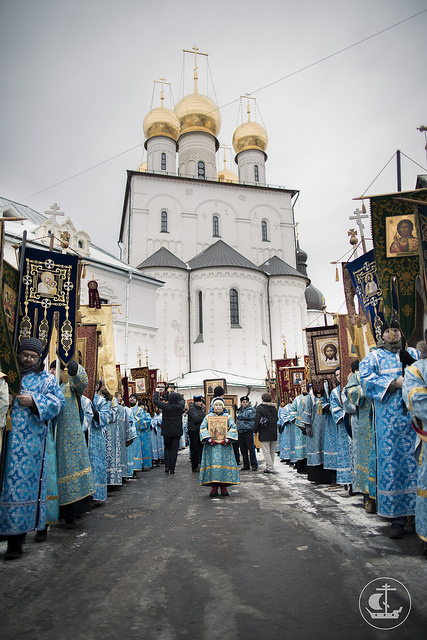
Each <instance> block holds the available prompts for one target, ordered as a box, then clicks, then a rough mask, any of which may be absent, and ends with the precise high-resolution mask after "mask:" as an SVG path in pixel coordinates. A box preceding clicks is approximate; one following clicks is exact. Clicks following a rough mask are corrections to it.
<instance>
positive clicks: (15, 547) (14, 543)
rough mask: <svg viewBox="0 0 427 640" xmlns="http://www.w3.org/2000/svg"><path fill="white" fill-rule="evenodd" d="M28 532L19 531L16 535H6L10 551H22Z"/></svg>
mask: <svg viewBox="0 0 427 640" xmlns="http://www.w3.org/2000/svg"><path fill="white" fill-rule="evenodd" d="M26 535H27V534H26V533H18V535H15V536H5V537H6V539H7V548H8V550H9V551H21V549H22V545H23V544H24V542H25V536H26Z"/></svg>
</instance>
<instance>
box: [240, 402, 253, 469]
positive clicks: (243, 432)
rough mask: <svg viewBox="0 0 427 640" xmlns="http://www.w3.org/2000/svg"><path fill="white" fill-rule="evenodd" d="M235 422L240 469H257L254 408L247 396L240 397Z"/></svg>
mask: <svg viewBox="0 0 427 640" xmlns="http://www.w3.org/2000/svg"><path fill="white" fill-rule="evenodd" d="M236 423H237V432H238V434H239V448H240V452H241V454H242V458H243V467H242V469H241V471H249V469H251V468H252V471H257V469H258V462H257V459H256V453H255V445H254V427H255V409H254V408H253V406H252V405H251V403H250V401H249V396H242V397H241V398H240V407H239V408H238V410H237V420H236ZM249 463H250V466H249Z"/></svg>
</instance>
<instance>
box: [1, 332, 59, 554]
mask: <svg viewBox="0 0 427 640" xmlns="http://www.w3.org/2000/svg"><path fill="white" fill-rule="evenodd" d="M42 352H43V347H42V344H41V342H40V340H37V338H25V339H24V340H22V341H21V343H20V345H19V348H18V362H19V370H20V374H21V378H22V386H21V392H20V393H19V394H18V395H16V396H15V399H14V400H13V406H12V411H11V417H12V431H11V432H10V434H9V437H8V440H7V444H6V446H7V449H6V458H5V467H4V479H3V488H2V491H1V494H0V535H2V537H5V538H6V539H7V550H6V554H5V560H14V559H17V558H19V557H20V556H21V554H22V545H23V543H24V541H25V535H26V533H27V531H32V530H34V529H38V530H42V529H44V528H45V526H46V524H45V523H46V465H45V447H46V434H47V421H48V420H50V419H52V418H55V417H56V416H57V415H58V414H59V412H60V411H61V410H62V408H63V406H64V395H63V393H62V391H61V389H60V388H59V386H58V384H57V382H56V380H55V378H54V377H53V376H51V375H50V373H48V372H47V371H45V370H44V364H43V361H42V359H41V354H42Z"/></svg>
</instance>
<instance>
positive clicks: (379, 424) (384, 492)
mask: <svg viewBox="0 0 427 640" xmlns="http://www.w3.org/2000/svg"><path fill="white" fill-rule="evenodd" d="M401 348H402V334H401V332H400V329H398V328H397V327H396V326H391V327H390V328H388V327H387V326H383V328H382V337H381V338H379V339H378V342H377V348H376V349H373V350H372V351H371V352H370V353H369V354H368V355H367V356H366V357H365V358H363V360H362V361H361V362H360V365H359V371H360V380H361V382H362V386H363V390H364V392H365V394H366V395H367V396H368V397H369V398H372V400H373V405H374V427H375V437H376V451H377V492H376V497H377V513H378V514H379V515H380V516H384V517H385V518H393V519H394V521H393V522H392V523H391V527H390V530H389V536H390V537H391V538H401V537H402V536H403V535H404V533H405V528H404V527H405V522H406V516H413V515H414V513H415V499H416V488H417V466H416V462H415V458H414V448H415V432H414V430H413V429H412V427H411V416H410V414H409V413H408V412H407V411H406V407H404V404H403V399H402V383H403V376H402V363H401V361H400V357H399V352H400V351H401ZM408 352H409V353H410V355H411V356H412V357H413V358H415V359H417V358H418V351H416V350H415V349H413V348H411V347H408Z"/></svg>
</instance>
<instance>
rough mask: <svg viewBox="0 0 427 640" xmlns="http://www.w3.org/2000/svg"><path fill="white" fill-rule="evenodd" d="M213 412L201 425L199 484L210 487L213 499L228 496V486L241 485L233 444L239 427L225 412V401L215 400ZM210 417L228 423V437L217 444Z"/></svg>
mask: <svg viewBox="0 0 427 640" xmlns="http://www.w3.org/2000/svg"><path fill="white" fill-rule="evenodd" d="M212 404H213V411H209V413H208V415H207V416H206V417H205V418H204V419H203V422H202V424H201V425H200V440H201V441H202V442H203V444H204V447H203V452H202V461H201V463H200V472H199V482H200V484H201V485H210V486H211V492H210V496H211V498H214V497H215V496H217V495H218V488H219V487H220V488H221V495H222V496H228V491H227V485H231V484H240V475H239V469H238V467H237V462H236V457H235V455H234V451H233V447H232V446H231V443H232V441H233V440H236V441H237V440H238V433H237V427H236V425H235V422H234V420H233V418H232V417H231V416H230V414H229V413H228V411H226V410H225V403H224V400H222V399H221V398H216V399H214V400H213V403H212ZM210 416H224V417H225V418H226V421H227V432H226V434H225V435H226V437H225V438H224V439H223V440H221V441H220V442H217V441H216V439H215V438H213V437H212V435H211V433H210V432H209V426H208V425H209V423H208V418H209V417H210Z"/></svg>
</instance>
